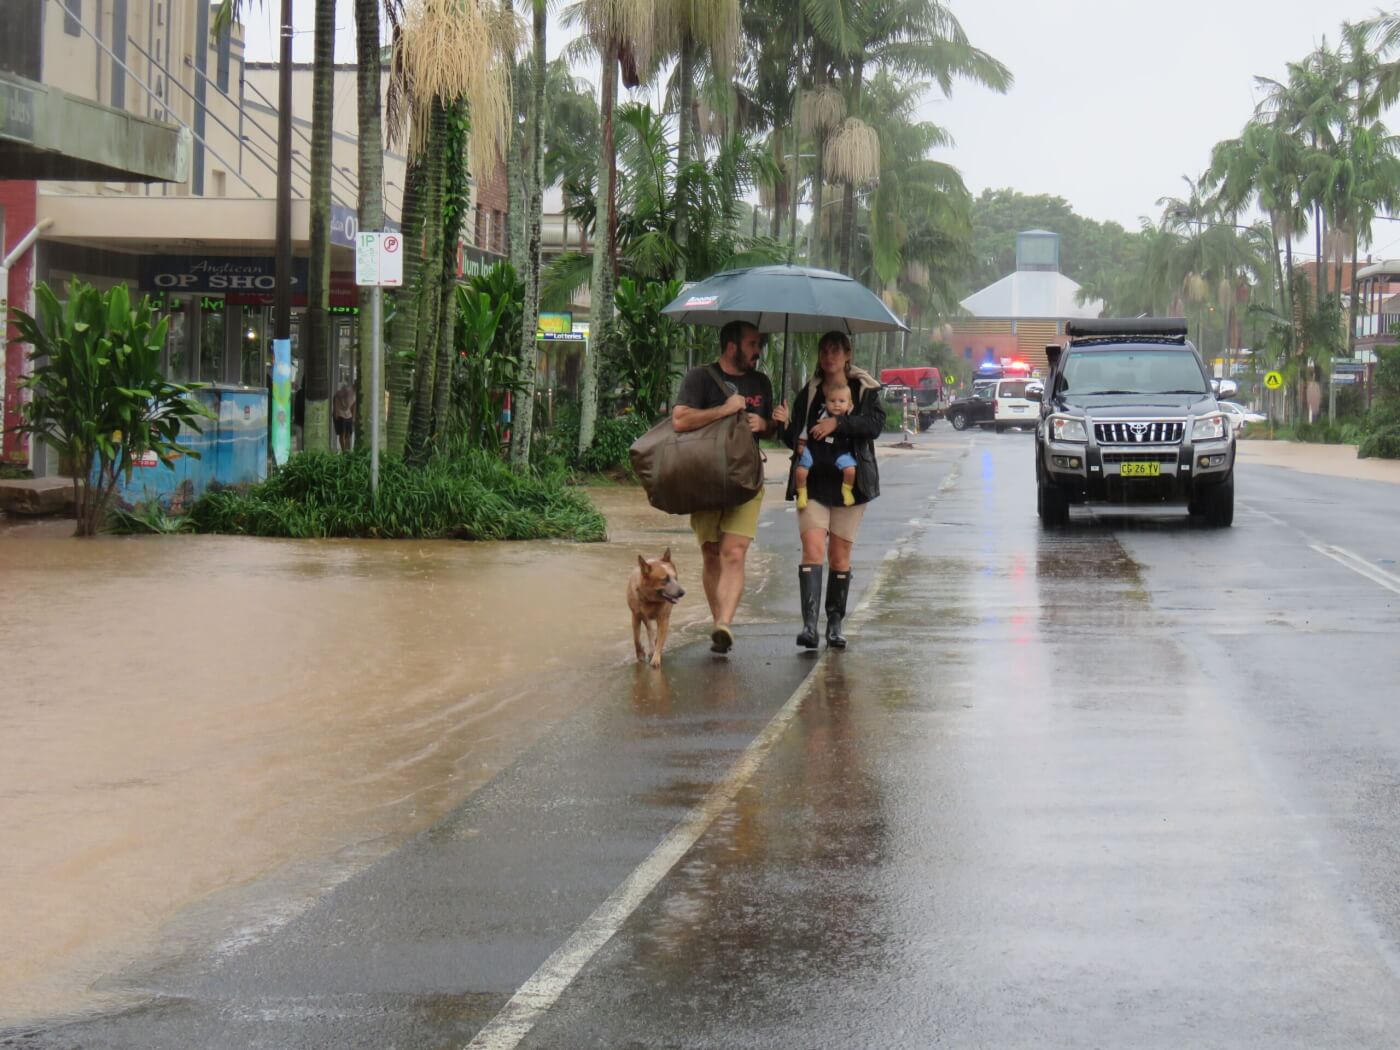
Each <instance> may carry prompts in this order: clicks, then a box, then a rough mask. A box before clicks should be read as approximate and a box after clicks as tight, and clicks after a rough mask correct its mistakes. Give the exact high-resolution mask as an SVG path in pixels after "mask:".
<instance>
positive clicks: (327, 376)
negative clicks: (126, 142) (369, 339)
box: [301, 0, 335, 452]
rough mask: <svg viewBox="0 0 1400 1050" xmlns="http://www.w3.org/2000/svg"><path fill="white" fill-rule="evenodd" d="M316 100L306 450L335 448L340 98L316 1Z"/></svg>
mask: <svg viewBox="0 0 1400 1050" xmlns="http://www.w3.org/2000/svg"><path fill="white" fill-rule="evenodd" d="M311 76H312V88H311V92H312V101H311V193H310V204H311V223H310V226H311V244H310V262H309V265H308V266H307V287H306V320H305V326H306V327H305V330H304V331H303V332H302V338H303V342H302V345H301V359H302V363H303V364H304V365H305V367H306V388H305V395H306V414H305V417H304V420H303V423H302V446H303V447H304V448H305V449H307V450H308V451H311V452H325V451H328V450H329V449H330V447H331V432H330V396H331V391H330V386H331V364H330V355H331V338H330V283H331V109H332V106H333V105H334V98H335V0H316V43H315V60H314V62H313V63H312V74H311Z"/></svg>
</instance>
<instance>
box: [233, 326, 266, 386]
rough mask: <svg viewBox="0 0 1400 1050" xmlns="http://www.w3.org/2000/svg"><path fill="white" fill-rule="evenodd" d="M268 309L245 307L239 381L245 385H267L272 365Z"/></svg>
mask: <svg viewBox="0 0 1400 1050" xmlns="http://www.w3.org/2000/svg"><path fill="white" fill-rule="evenodd" d="M269 339H270V336H269V335H268V328H267V311H266V310H265V309H263V308H261V307H253V306H245V307H244V308H243V333H242V338H241V339H240V340H239V344H238V345H239V355H238V356H239V366H238V381H239V382H240V383H242V384H243V385H244V386H254V387H265V386H267V382H268V369H270V368H271V367H272V365H271V344H270V343H269V341H268V340H269Z"/></svg>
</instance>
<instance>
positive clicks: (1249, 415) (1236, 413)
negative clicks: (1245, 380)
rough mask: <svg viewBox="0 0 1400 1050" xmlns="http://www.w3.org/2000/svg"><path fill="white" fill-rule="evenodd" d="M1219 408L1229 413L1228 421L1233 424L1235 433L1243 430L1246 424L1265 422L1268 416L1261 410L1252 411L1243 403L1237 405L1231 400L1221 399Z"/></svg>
mask: <svg viewBox="0 0 1400 1050" xmlns="http://www.w3.org/2000/svg"><path fill="white" fill-rule="evenodd" d="M1220 408H1221V409H1222V410H1223V411H1225V412H1228V413H1229V414H1230V421H1231V422H1232V423H1233V424H1234V426H1235V433H1236V434H1239V433H1241V432H1243V430H1244V428H1245V426H1246V425H1248V424H1250V423H1267V422H1268V421H1269V417H1268V416H1266V415H1264V413H1262V412H1252V411H1250V410H1249V409H1247V408H1245V407H1244V406H1243V405H1237V404H1235V403H1234V402H1233V401H1221V402H1220Z"/></svg>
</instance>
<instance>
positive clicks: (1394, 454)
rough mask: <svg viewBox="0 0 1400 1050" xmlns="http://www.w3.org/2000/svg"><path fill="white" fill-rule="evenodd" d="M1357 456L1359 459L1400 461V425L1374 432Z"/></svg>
mask: <svg viewBox="0 0 1400 1050" xmlns="http://www.w3.org/2000/svg"><path fill="white" fill-rule="evenodd" d="M1356 455H1357V457H1358V458H1359V459H1400V425H1394V426H1389V427H1385V428H1383V429H1381V430H1376V431H1374V432H1372V433H1371V434H1370V436H1368V437H1367V438H1366V440H1365V441H1363V442H1361V447H1360V448H1358V449H1357V450H1356Z"/></svg>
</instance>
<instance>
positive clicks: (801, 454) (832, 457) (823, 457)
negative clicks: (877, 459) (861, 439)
mask: <svg viewBox="0 0 1400 1050" xmlns="http://www.w3.org/2000/svg"><path fill="white" fill-rule="evenodd" d="M822 395H823V397H824V398H825V401H826V403H825V405H824V406H823V407H822V408H821V409H820V410H818V412H817V419H818V420H820V419H822V418H823V417H824V416H837V417H839V416H844V415H847V414H849V413H850V411H851V388H850V387H848V386H846V385H844V384H843V385H841V386H832V385H829V384H823V386H822ZM813 466H818V467H833V468H835V469H836V470H839V471H840V472H841V502H842V503H843V504H844V505H846V506H847V507H849V506H851V504H853V503H855V501H856V492H855V488H856V457H855V456H854V455H852V454H851V439H850V438H848V437H843V436H842V435H841V434H838V433H835V432H833V433H831V434H828V435H827V436H826V437H825V438H823V439H822V440H820V441H818V442H817V443H816V454H815V455H813V453H812V449H811V448H810V447H808V442H807V438H806V436H805V431H804V436H803V437H800V438H798V439H797V475H796V477H797V509H798V510H802V509H803V508H805V507H806V506H807V475H808V473H809V472H810V471H811V469H812V467H813Z"/></svg>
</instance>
